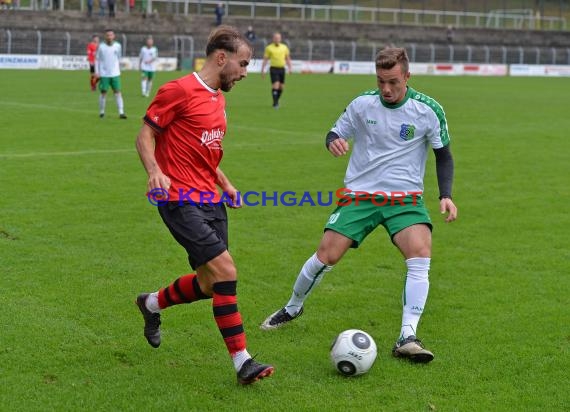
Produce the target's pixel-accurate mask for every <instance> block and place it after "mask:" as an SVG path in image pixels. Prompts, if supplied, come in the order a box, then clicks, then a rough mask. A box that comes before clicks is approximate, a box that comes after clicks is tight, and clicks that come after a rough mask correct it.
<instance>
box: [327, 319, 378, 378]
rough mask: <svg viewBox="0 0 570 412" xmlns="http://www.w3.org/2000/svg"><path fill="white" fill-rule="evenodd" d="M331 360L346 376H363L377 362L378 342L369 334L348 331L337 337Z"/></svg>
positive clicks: (355, 330)
mask: <svg viewBox="0 0 570 412" xmlns="http://www.w3.org/2000/svg"><path fill="white" fill-rule="evenodd" d="M331 360H332V363H333V365H334V367H335V368H336V370H337V371H339V372H340V373H341V374H343V375H344V376H357V375H362V374H363V373H366V372H368V371H369V370H370V368H371V367H372V365H373V364H374V361H375V360H376V342H374V339H372V336H370V335H369V334H368V333H366V332H364V331H361V330H358V329H348V330H345V331H344V332H341V333H340V335H338V336H337V337H336V339H335V340H334V342H333V344H332V346H331Z"/></svg>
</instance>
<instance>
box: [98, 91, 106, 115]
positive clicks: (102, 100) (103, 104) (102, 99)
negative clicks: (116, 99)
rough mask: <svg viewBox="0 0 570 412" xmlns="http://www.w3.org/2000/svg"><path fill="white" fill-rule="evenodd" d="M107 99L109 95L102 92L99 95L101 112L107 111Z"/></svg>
mask: <svg viewBox="0 0 570 412" xmlns="http://www.w3.org/2000/svg"><path fill="white" fill-rule="evenodd" d="M106 101H107V95H106V94H100V95H99V113H100V114H103V113H105V102H106Z"/></svg>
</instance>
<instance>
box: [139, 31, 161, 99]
mask: <svg viewBox="0 0 570 412" xmlns="http://www.w3.org/2000/svg"><path fill="white" fill-rule="evenodd" d="M157 60H158V49H157V48H156V46H154V40H153V38H152V37H151V36H149V37H147V38H146V42H145V45H144V46H143V47H141V52H140V54H139V64H140V69H141V72H142V80H141V91H142V95H143V96H144V97H148V96H150V91H151V90H152V79H153V78H154V73H155V72H156V62H157Z"/></svg>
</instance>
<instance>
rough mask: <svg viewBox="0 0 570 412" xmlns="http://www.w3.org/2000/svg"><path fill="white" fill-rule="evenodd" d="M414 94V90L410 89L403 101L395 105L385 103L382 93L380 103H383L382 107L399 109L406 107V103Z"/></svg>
mask: <svg viewBox="0 0 570 412" xmlns="http://www.w3.org/2000/svg"><path fill="white" fill-rule="evenodd" d="M412 92H413V89H412V88H411V87H408V88H407V90H406V94H405V95H404V98H403V99H402V101H400V102H398V103H395V104H390V103H388V102H385V101H384V99H383V98H382V95H381V94H380V93H378V97H380V103H382V106H384V107H385V108H387V109H397V108H398V107H402V106H403V105H404V103H406V102H407V101H408V99H409V98H410V97H411V96H412Z"/></svg>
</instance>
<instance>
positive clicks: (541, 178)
mask: <svg viewBox="0 0 570 412" xmlns="http://www.w3.org/2000/svg"><path fill="white" fill-rule="evenodd" d="M179 75H180V73H168V74H166V73H160V74H159V75H158V78H157V82H156V84H155V91H156V86H158V85H159V84H161V83H164V82H166V81H167V80H169V79H172V78H174V77H177V76H179ZM123 84H124V98H125V107H126V112H127V114H128V115H129V118H128V120H126V121H123V120H119V119H118V116H117V113H116V106H115V103H114V100H113V99H112V98H109V99H108V102H107V117H106V118H105V119H103V120H101V119H99V117H98V110H97V94H96V93H92V92H90V91H89V90H88V74H87V73H86V72H56V71H9V70H4V71H2V72H1V76H0V113H1V114H0V130H1V137H0V185H1V186H0V187H1V189H2V196H0V210H1V215H0V264H1V271H2V273H1V276H0V410H11V411H91V410H93V411H131V410H147V411H158V410H173V411H188V410H206V409H208V410H216V411H217V410H230V411H251V410H253V411H257V410H272V411H275V410H279V411H294V410H314V411H317V410H319V411H321V410H339V411H340V410H350V409H358V410H375V411H430V410H437V411H502V410H504V411H554V410H563V409H565V408H568V407H569V405H570V395H569V393H570V392H569V391H568V387H567V383H568V370H569V368H570V361H569V360H570V351H569V345H570V329H569V327H568V325H569V320H570V310H569V304H568V303H569V300H568V296H570V287H569V285H570V281H569V279H568V272H569V267H570V265H569V263H570V254H569V241H568V239H569V235H568V233H569V230H570V219H569V213H568V210H567V208H568V203H569V201H570V196H569V191H568V190H569V189H568V188H569V175H570V173H569V172H570V168H569V164H570V160H569V155H568V153H569V151H570V139H569V137H568V130H569V129H570V116H569V114H568V113H569V112H568V107H569V106H570V100H569V98H568V96H570V81H569V80H568V79H556V78H551V79H543V78H528V79H525V78H473V77H450V78H448V77H445V78H443V77H412V79H411V80H410V85H411V86H412V87H414V88H417V89H418V90H420V91H422V92H424V93H426V94H428V95H431V96H432V97H434V98H435V99H436V100H438V101H439V102H440V103H441V104H442V105H443V107H444V108H445V110H446V114H447V118H448V122H449V127H450V132H451V136H452V150H453V153H454V156H455V163H456V179H455V187H454V199H455V202H456V204H457V206H458V208H459V219H458V220H457V221H456V222H454V223H453V224H445V223H444V222H443V219H442V218H441V216H440V215H439V213H438V210H437V207H438V202H437V194H438V192H437V184H436V179H435V173H434V161H433V155H430V161H429V163H428V166H427V173H426V191H425V193H426V198H427V205H428V207H429V209H430V211H431V214H432V218H433V220H434V225H435V228H434V237H433V259H432V270H431V277H430V278H431V289H430V296H429V300H428V304H427V307H426V312H425V315H424V316H423V319H422V322H421V324H420V329H419V336H420V338H422V339H423V340H424V342H425V343H426V346H427V347H428V348H429V349H431V350H433V352H434V353H435V355H436V358H435V360H434V362H432V363H431V364H429V365H419V366H418V365H412V364H409V363H406V362H401V361H399V360H397V359H393V358H392V357H391V355H390V350H391V347H392V345H393V343H394V340H395V338H396V337H397V334H398V332H399V326H400V314H401V306H400V305H401V304H400V296H401V289H402V284H403V279H404V278H403V276H404V264H403V261H402V259H401V257H400V256H399V253H398V252H397V250H396V249H395V248H394V247H393V246H392V245H391V244H390V241H389V239H388V237H387V235H386V234H385V232H384V231H383V230H382V229H381V228H380V229H379V230H377V231H376V232H374V233H373V234H372V235H371V236H370V237H369V238H368V239H367V240H366V242H364V244H363V246H362V247H361V248H360V249H359V250H356V251H351V252H349V253H348V254H347V256H346V257H345V258H344V260H343V261H342V262H341V263H340V264H338V265H337V267H335V269H334V270H333V271H332V272H331V273H329V274H327V277H326V279H324V281H323V282H322V283H321V285H320V286H319V287H318V288H317V289H316V290H315V292H314V293H313V294H312V296H311V297H310V298H309V300H308V301H307V303H306V307H305V315H303V317H302V318H301V319H299V321H297V322H294V323H293V324H291V325H290V326H288V327H286V328H283V329H279V330H276V331H272V332H263V331H261V330H260V329H259V328H258V325H259V323H260V322H261V321H262V320H263V319H264V318H265V317H266V316H267V315H268V314H269V313H271V312H272V311H274V310H276V309H278V308H279V307H280V306H281V305H283V304H284V303H285V302H286V300H287V299H288V297H289V294H290V292H291V287H292V284H293V281H294V279H295V277H296V275H297V273H298V270H299V268H300V267H301V265H302V264H303V262H304V261H305V259H306V258H307V257H308V256H310V255H311V254H312V253H313V252H314V250H315V248H316V246H317V244H318V241H319V239H320V236H321V233H322V227H323V225H324V223H325V221H326V219H327V218H328V215H329V213H330V211H331V207H320V206H315V207H311V206H303V207H285V206H266V207H244V208H243V209H241V210H232V211H230V212H229V215H230V249H231V252H232V255H233V257H234V259H235V261H236V264H237V267H238V271H239V279H240V282H239V284H238V289H239V294H238V296H239V305H240V310H241V312H242V316H243V320H244V325H245V328H246V331H247V333H248V347H249V349H250V352H252V353H253V354H258V356H259V359H260V360H261V361H264V362H270V363H273V364H274V365H275V368H276V372H275V375H274V376H273V377H272V378H270V379H267V380H264V381H262V382H260V383H258V384H255V385H253V386H251V387H240V386H239V385H237V383H236V379H235V373H234V371H233V368H232V365H231V362H230V360H229V357H228V355H227V352H226V350H225V347H224V345H223V341H222V339H221V338H220V336H219V332H218V330H217V329H216V326H215V323H214V321H213V319H212V314H211V307H210V303H209V302H198V303H196V304H193V305H189V306H178V307H174V308H172V309H169V310H168V311H166V312H165V313H164V315H163V343H162V346H161V347H160V349H158V350H155V349H152V348H151V347H150V346H148V345H147V343H146V341H145V339H144V338H143V336H142V326H143V324H142V319H141V316H140V314H139V313H138V310H137V308H136V307H135V305H134V304H133V301H134V299H135V297H136V295H137V294H138V293H139V292H141V291H152V290H155V289H156V288H158V287H159V286H163V285H166V284H167V283H168V282H170V281H172V280H174V279H175V278H176V277H177V276H179V275H182V274H185V273H189V267H188V266H187V263H186V258H185V254H184V251H183V249H182V248H181V247H180V246H179V245H178V244H177V243H176V242H175V241H174V240H173V239H172V238H171V236H170V234H169V233H168V232H167V230H166V228H165V227H164V226H163V224H162V222H161V221H160V218H159V216H158V214H157V213H156V211H155V210H154V207H152V206H151V205H150V204H149V203H148V202H147V199H146V198H145V185H146V175H145V173H144V171H143V168H142V166H141V164H140V162H139V159H138V156H137V154H136V151H135V149H134V139H135V136H136V134H137V132H138V130H139V128H140V125H141V120H140V119H141V117H142V116H143V114H144V111H145V109H146V107H147V105H148V103H149V100H148V99H145V98H143V97H141V96H140V85H139V75H138V73H134V72H127V73H125V74H124V75H123ZM374 87H376V86H375V79H374V76H340V75H339V76H335V75H298V74H294V75H290V76H289V77H288V78H287V89H286V91H285V92H284V94H283V97H282V107H281V108H280V109H279V110H273V109H272V108H271V96H270V87H269V80H268V79H264V80H262V79H261V78H260V76H259V75H250V76H249V77H248V78H247V79H246V80H244V81H243V82H242V83H240V84H238V85H237V86H236V88H235V89H234V90H233V91H232V92H231V93H229V94H227V100H228V107H227V116H228V121H229V127H228V134H227V137H226V139H225V156H224V159H223V162H222V168H223V169H224V171H225V173H226V174H227V175H228V176H229V177H230V179H231V180H232V181H233V183H234V184H235V185H236V187H238V188H239V189H240V190H241V191H249V190H255V191H263V190H265V191H278V192H283V191H294V192H298V193H301V192H304V191H311V192H312V193H316V192H317V191H334V190H336V189H337V188H339V187H341V186H342V178H343V176H344V171H345V168H346V163H347V160H348V158H346V157H345V158H340V159H335V158H333V157H332V156H330V155H329V154H328V153H327V152H326V150H325V148H324V144H323V141H324V136H325V135H326V132H327V131H328V130H329V128H330V126H331V125H332V123H333V122H334V120H335V119H336V118H337V117H338V115H339V114H340V113H341V112H342V110H343V109H344V107H345V106H346V105H347V104H348V103H349V101H350V100H351V99H352V98H353V97H355V96H356V95H358V94H360V93H361V92H362V91H364V90H367V89H371V88H374ZM349 328H359V329H363V330H365V331H367V332H369V333H370V334H371V335H372V336H373V337H374V339H375V341H376V343H377V345H378V358H377V361H376V364H375V365H374V367H373V368H372V370H371V371H370V373H368V374H367V375H364V376H362V377H360V378H356V379H346V378H343V377H341V376H340V375H338V374H337V373H336V372H335V371H334V370H333V368H332V366H331V365H330V362H329V355H328V351H329V347H330V344H331V342H332V340H333V338H334V336H335V335H336V334H337V333H339V332H340V331H342V330H344V329H349Z"/></svg>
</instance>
